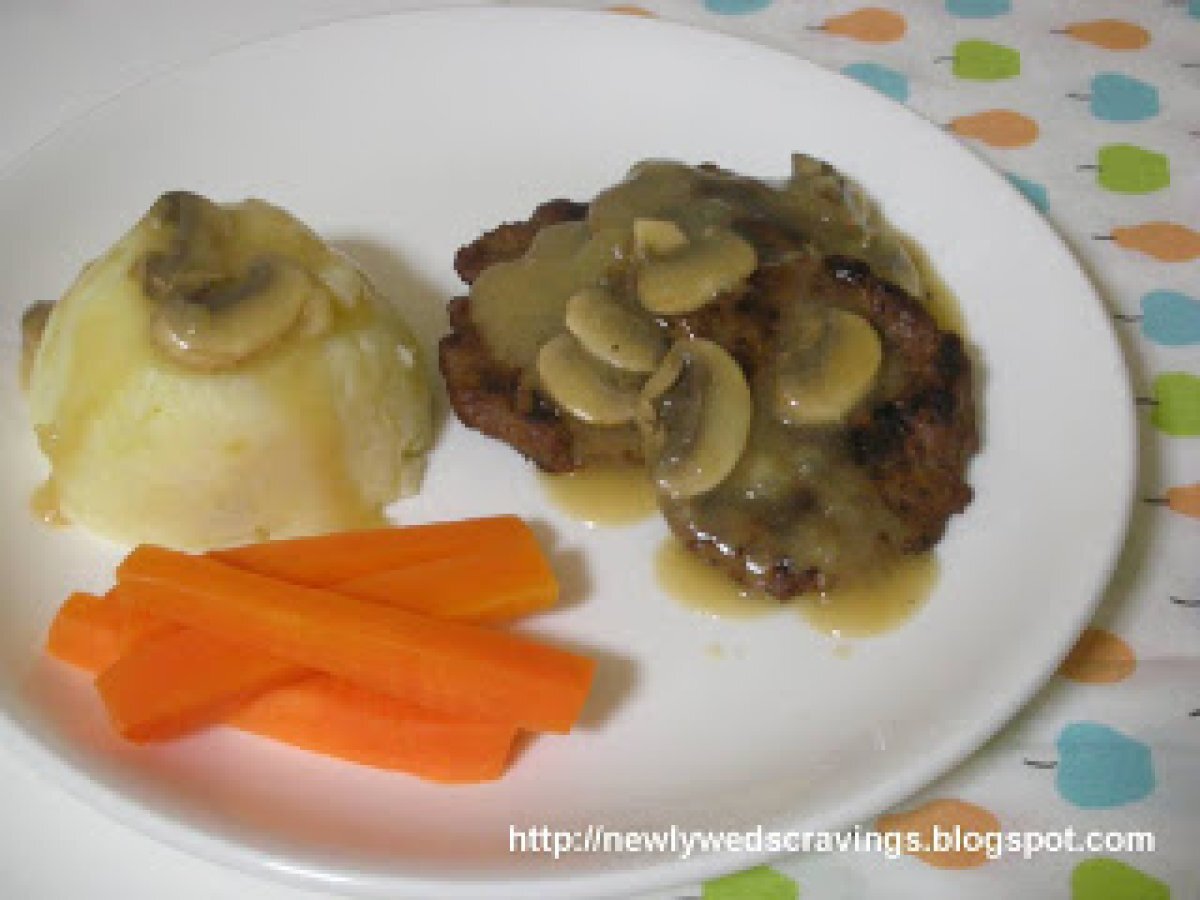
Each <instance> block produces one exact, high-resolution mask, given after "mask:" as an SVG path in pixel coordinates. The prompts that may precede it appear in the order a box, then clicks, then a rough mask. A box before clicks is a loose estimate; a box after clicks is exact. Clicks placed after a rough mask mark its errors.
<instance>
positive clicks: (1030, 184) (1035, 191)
mask: <svg viewBox="0 0 1200 900" xmlns="http://www.w3.org/2000/svg"><path fill="white" fill-rule="evenodd" d="M1004 174H1005V177H1007V178H1008V180H1009V181H1011V182H1012V184H1013V187H1015V188H1016V189H1017V190H1018V191H1020V192H1021V193H1022V194H1024V195H1025V198H1026V199H1027V200H1028V201H1029V202H1030V203H1032V204H1033V205H1034V206H1036V207H1037V210H1038V212H1041V213H1047V212H1049V211H1050V196H1049V195H1048V194H1047V193H1046V186H1045V185H1042V184H1038V183H1037V182H1036V181H1030V180H1029V179H1028V178H1022V177H1021V176H1020V175H1014V174H1013V173H1012V172H1005V173H1004Z"/></svg>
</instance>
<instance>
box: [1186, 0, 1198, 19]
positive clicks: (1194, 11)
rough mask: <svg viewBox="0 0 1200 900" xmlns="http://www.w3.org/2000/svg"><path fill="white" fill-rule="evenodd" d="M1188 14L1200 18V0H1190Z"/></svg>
mask: <svg viewBox="0 0 1200 900" xmlns="http://www.w3.org/2000/svg"><path fill="white" fill-rule="evenodd" d="M1188 15H1189V16H1191V17H1192V18H1193V19H1200V0H1188Z"/></svg>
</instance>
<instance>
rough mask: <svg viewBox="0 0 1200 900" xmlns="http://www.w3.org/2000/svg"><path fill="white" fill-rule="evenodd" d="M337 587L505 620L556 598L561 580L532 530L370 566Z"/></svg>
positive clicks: (439, 611)
mask: <svg viewBox="0 0 1200 900" xmlns="http://www.w3.org/2000/svg"><path fill="white" fill-rule="evenodd" d="M333 590H335V591H337V592H338V593H339V594H348V595H349V596H352V597H359V598H361V599H364V600H377V601H379V602H382V603H387V604H390V605H393V606H399V607H401V608H403V609H407V610H409V611H411V612H416V613H421V614H423V615H429V616H433V617H435V618H438V619H454V620H458V621H464V622H487V623H496V622H506V621H509V620H511V619H515V618H518V617H520V616H524V615H528V614H530V613H535V612H540V611H542V610H546V609H550V608H551V607H552V606H554V604H555V603H556V602H557V601H558V582H557V581H556V580H555V577H554V572H553V571H552V570H551V569H550V566H549V564H548V563H547V562H546V558H545V557H544V556H543V555H542V551H541V548H540V547H538V545H537V541H536V540H534V538H533V535H532V534H528V535H525V536H523V537H522V538H521V539H520V540H516V541H511V542H509V543H507V544H506V545H503V546H498V547H496V548H494V549H493V548H485V549H483V550H481V551H480V552H478V553H474V554H471V555H469V556H468V555H462V556H453V557H447V558H445V559H436V560H429V561H427V562H423V563H419V564H416V565H412V566H408V567H406V568H402V569H390V570H387V571H378V572H372V573H370V574H367V575H362V576H359V577H358V578H352V579H350V580H349V581H343V582H341V583H339V584H337V585H335V586H334V587H333Z"/></svg>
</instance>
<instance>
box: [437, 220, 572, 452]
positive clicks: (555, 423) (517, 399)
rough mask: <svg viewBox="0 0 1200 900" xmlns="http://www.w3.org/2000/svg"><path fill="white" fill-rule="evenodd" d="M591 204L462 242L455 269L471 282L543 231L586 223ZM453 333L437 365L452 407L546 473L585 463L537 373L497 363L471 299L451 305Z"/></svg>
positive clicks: (514, 256) (440, 346)
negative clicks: (536, 379)
mask: <svg viewBox="0 0 1200 900" xmlns="http://www.w3.org/2000/svg"><path fill="white" fill-rule="evenodd" d="M585 215H587V204H584V203H575V202H574V201H571V200H562V199H559V200H551V201H548V202H546V203H543V204H542V205H541V206H539V207H538V208H537V209H536V210H534V212H533V215H531V216H530V217H529V218H528V219H526V220H525V221H523V222H506V223H505V224H503V225H500V226H498V227H496V228H493V229H492V230H491V231H489V232H487V233H486V234H484V235H483V236H482V237H480V238H478V239H476V240H475V241H472V242H471V243H470V244H467V245H466V246H465V247H462V248H461V249H460V250H459V251H458V253H456V254H455V257H454V269H455V271H456V272H458V275H459V277H460V278H462V280H463V281H464V282H466V283H467V284H468V285H470V284H474V283H475V279H476V278H478V277H479V275H480V273H481V272H483V270H484V269H486V268H487V267H488V266H490V265H493V264H495V263H499V262H507V261H511V260H515V259H519V258H520V257H521V256H523V255H524V254H525V252H526V251H527V250H528V249H529V246H530V244H532V243H533V239H534V237H535V236H536V235H537V233H538V232H539V231H541V230H542V229H543V228H546V227H547V226H549V225H553V224H555V223H557V222H571V221H579V220H581V219H583V217H584V216H585ZM449 314H450V333H449V334H447V335H446V336H445V337H443V338H442V339H441V341H440V342H439V344H438V363H439V366H440V368H441V370H442V377H443V378H444V379H445V382H446V391H447V394H448V396H449V398H450V405H451V407H453V409H454V412H455V414H456V415H457V416H458V418H459V419H461V420H462V422H463V424H465V425H467V426H469V427H471V428H474V429H475V430H477V431H480V432H482V433H483V434H486V435H487V436H488V437H492V438H495V439H496V440H499V441H503V442H504V443H506V444H509V445H510V446H512V447H513V448H515V449H516V450H518V451H519V452H520V453H521V454H522V455H524V456H525V458H526V459H529V460H531V461H532V462H534V463H536V464H537V465H538V466H539V467H540V468H542V469H543V470H545V471H547V472H571V471H574V470H575V469H577V468H578V467H579V461H578V459H577V456H576V453H575V446H574V445H575V438H574V434H573V432H572V429H571V427H570V425H569V424H568V423H567V422H566V421H565V419H564V417H563V415H562V413H560V412H559V410H558V408H557V406H555V404H554V402H553V401H552V400H551V399H550V398H549V397H547V396H546V395H545V394H543V393H542V392H541V391H540V390H539V389H538V388H537V387H536V386H535V385H534V384H533V382H532V380H531V377H530V374H531V373H526V372H522V371H520V370H519V369H515V368H512V367H511V366H506V365H504V364H503V363H501V362H499V361H497V360H496V359H495V358H494V357H493V355H492V352H491V350H490V349H489V348H488V346H487V345H486V343H485V342H484V340H483V337H482V335H480V333H479V329H477V328H476V327H475V325H474V323H473V322H472V321H471V301H470V298H469V297H467V296H462V297H456V298H454V299H453V300H452V301H451V302H450V309H449Z"/></svg>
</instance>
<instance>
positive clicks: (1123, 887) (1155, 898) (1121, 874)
mask: <svg viewBox="0 0 1200 900" xmlns="http://www.w3.org/2000/svg"><path fill="white" fill-rule="evenodd" d="M1170 898H1171V889H1170V888H1169V887H1167V886H1166V885H1165V884H1163V883H1162V882H1161V881H1159V880H1158V879H1157V878H1154V877H1152V876H1150V875H1147V874H1146V873H1145V872H1141V871H1139V870H1137V869H1135V868H1134V867H1133V866H1127V865H1125V863H1123V862H1118V861H1117V860H1115V859H1106V858H1104V857H1099V858H1096V859H1086V860H1084V861H1083V862H1081V863H1080V864H1079V865H1077V866H1076V867H1075V870H1074V871H1073V872H1072V873H1071V900H1170Z"/></svg>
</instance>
